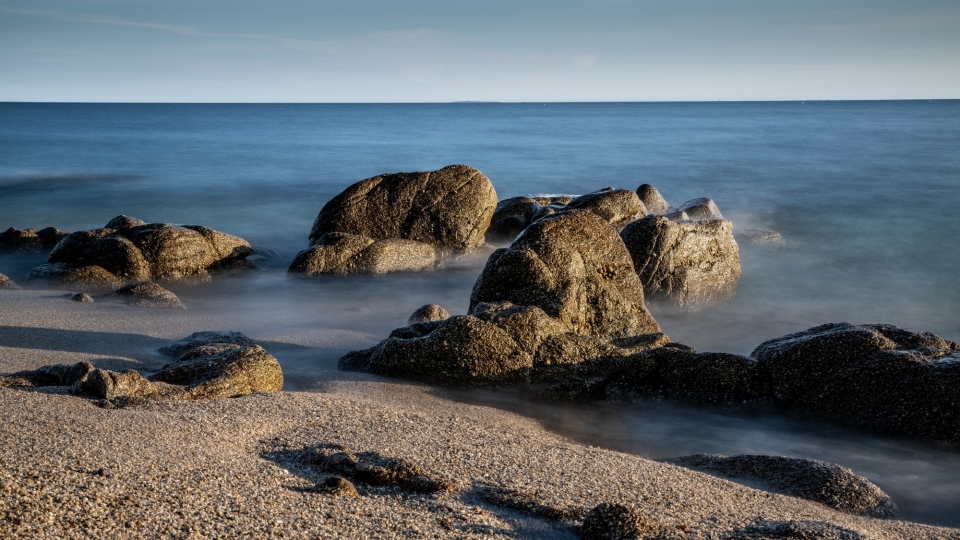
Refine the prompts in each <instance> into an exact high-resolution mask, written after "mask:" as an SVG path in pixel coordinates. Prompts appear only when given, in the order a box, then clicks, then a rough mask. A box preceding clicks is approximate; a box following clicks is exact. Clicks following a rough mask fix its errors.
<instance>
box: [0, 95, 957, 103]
mask: <svg viewBox="0 0 960 540" xmlns="http://www.w3.org/2000/svg"><path fill="white" fill-rule="evenodd" d="M958 100H960V97H948V98H942V97H939V98H840V99H824V98H813V99H717V100H702V99H690V100H589V101H566V100H564V101H551V100H544V101H496V100H491V101H487V100H454V101H54V100H49V101H14V100H2V99H0V104H3V105H10V104H18V105H41V104H50V105H529V104H536V103H542V104H544V105H546V104H548V103H549V104H556V105H564V104H587V103H595V104H620V103H626V104H654V103H664V104H666V103H806V102H808V101H809V102H811V103H832V102H879V101H926V102H933V101H958Z"/></svg>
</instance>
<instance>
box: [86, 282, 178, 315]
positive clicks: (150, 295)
mask: <svg viewBox="0 0 960 540" xmlns="http://www.w3.org/2000/svg"><path fill="white" fill-rule="evenodd" d="M110 296H113V297H120V298H129V299H130V300H128V301H127V304H128V305H131V306H138V307H162V308H178V309H186V306H184V305H183V303H182V302H180V298H178V297H177V295H175V294H173V293H172V292H170V291H168V290H166V289H164V288H163V287H161V286H159V285H157V284H156V283H154V282H152V281H141V282H140V283H134V284H132V285H127V286H125V287H121V288H119V289H117V290H115V291H113V293H111V294H110ZM91 301H92V300H91Z"/></svg>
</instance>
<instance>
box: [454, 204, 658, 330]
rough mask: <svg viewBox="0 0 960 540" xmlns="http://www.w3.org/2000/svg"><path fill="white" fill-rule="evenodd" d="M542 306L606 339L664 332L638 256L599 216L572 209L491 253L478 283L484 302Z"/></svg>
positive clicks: (475, 297)
mask: <svg viewBox="0 0 960 540" xmlns="http://www.w3.org/2000/svg"><path fill="white" fill-rule="evenodd" d="M502 301H507V302H511V303H513V304H515V305H521V306H536V307H539V308H540V309H542V310H543V311H544V312H546V314H547V315H549V316H551V317H554V318H557V319H559V320H560V321H561V322H562V323H563V324H565V325H566V326H567V328H568V331H573V332H576V333H579V334H584V335H591V336H597V337H604V338H617V337H626V336H632V335H637V334H647V333H654V332H659V331H660V327H659V325H657V322H656V321H655V320H654V319H653V317H652V316H651V315H650V313H649V312H648V311H647V309H646V307H645V306H644V302H643V288H642V286H641V285H640V281H639V279H638V277H637V274H636V272H634V270H633V261H632V260H631V259H630V254H629V252H628V251H627V249H626V246H624V244H623V242H622V240H621V239H620V238H619V236H617V234H616V232H615V231H614V230H613V229H612V228H611V227H610V226H609V225H608V224H607V222H605V221H604V220H603V219H601V218H599V217H598V216H596V215H595V214H593V213H591V212H588V211H585V210H570V211H565V212H561V213H558V214H554V215H551V216H547V217H545V218H543V219H541V220H539V221H537V222H536V223H534V224H532V225H531V226H530V227H528V228H527V229H526V230H525V231H524V232H523V233H522V234H521V235H520V236H519V237H517V239H516V240H515V241H514V243H513V245H511V246H510V247H509V248H505V249H498V250H497V251H495V252H493V254H492V255H490V258H489V259H488V260H487V264H486V267H485V268H484V269H483V272H482V273H481V275H480V277H479V279H477V282H476V284H475V285H474V287H473V292H472V294H471V296H470V310H471V311H472V310H473V309H474V308H475V307H476V306H477V305H478V304H480V303H483V302H502Z"/></svg>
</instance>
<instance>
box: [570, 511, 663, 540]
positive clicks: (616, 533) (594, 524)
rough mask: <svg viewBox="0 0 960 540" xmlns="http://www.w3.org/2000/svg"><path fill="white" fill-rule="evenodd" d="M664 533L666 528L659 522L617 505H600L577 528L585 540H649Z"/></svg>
mask: <svg viewBox="0 0 960 540" xmlns="http://www.w3.org/2000/svg"><path fill="white" fill-rule="evenodd" d="M663 532H664V527H663V526H662V525H661V524H660V523H659V522H657V521H654V520H653V519H651V518H648V517H645V516H643V515H641V514H640V512H637V511H636V510H634V509H633V508H630V507H627V506H624V505H622V504H615V503H601V504H598V505H597V506H595V507H594V508H593V509H592V510H590V511H589V512H588V513H587V515H586V516H585V517H584V518H583V523H582V524H581V525H580V527H578V528H577V533H578V534H579V535H580V538H582V539H583V540H647V539H654V538H656V537H657V536H660V535H661V534H662V533H663Z"/></svg>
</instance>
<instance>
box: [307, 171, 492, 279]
mask: <svg viewBox="0 0 960 540" xmlns="http://www.w3.org/2000/svg"><path fill="white" fill-rule="evenodd" d="M496 206H497V194H496V191H494V189H493V184H491V183H490V180H489V179H488V178H487V177H486V176H484V175H483V174H482V173H481V172H480V171H478V170H476V169H474V168H473V167H468V166H466V165H451V166H449V167H444V168H443V169H440V170H438V171H431V172H415V173H390V174H383V175H380V176H375V177H373V178H368V179H366V180H362V181H360V182H357V183H356V184H353V185H352V186H350V187H348V188H347V189H346V190H344V191H343V192H342V193H340V194H339V195H337V196H336V197H334V198H333V199H331V200H330V201H329V202H327V204H325V205H324V206H323V209H321V210H320V214H319V215H318V216H317V219H316V220H315V221H314V223H313V228H312V229H311V231H310V246H311V247H310V249H308V250H306V251H303V252H301V253H300V254H298V255H297V258H296V259H295V260H294V262H293V264H292V265H291V266H290V273H292V274H304V275H308V276H316V275H325V274H332V275H352V274H381V273H387V272H406V271H419V270H424V269H428V268H432V267H433V266H434V265H435V264H437V263H439V262H440V261H442V260H443V259H444V258H446V257H448V256H450V255H456V254H462V253H467V252H471V251H473V250H475V249H477V248H479V247H480V246H481V245H482V244H483V241H484V235H485V233H486V231H487V227H489V226H490V219H491V217H492V216H493V212H494V210H495V209H496Z"/></svg>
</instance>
